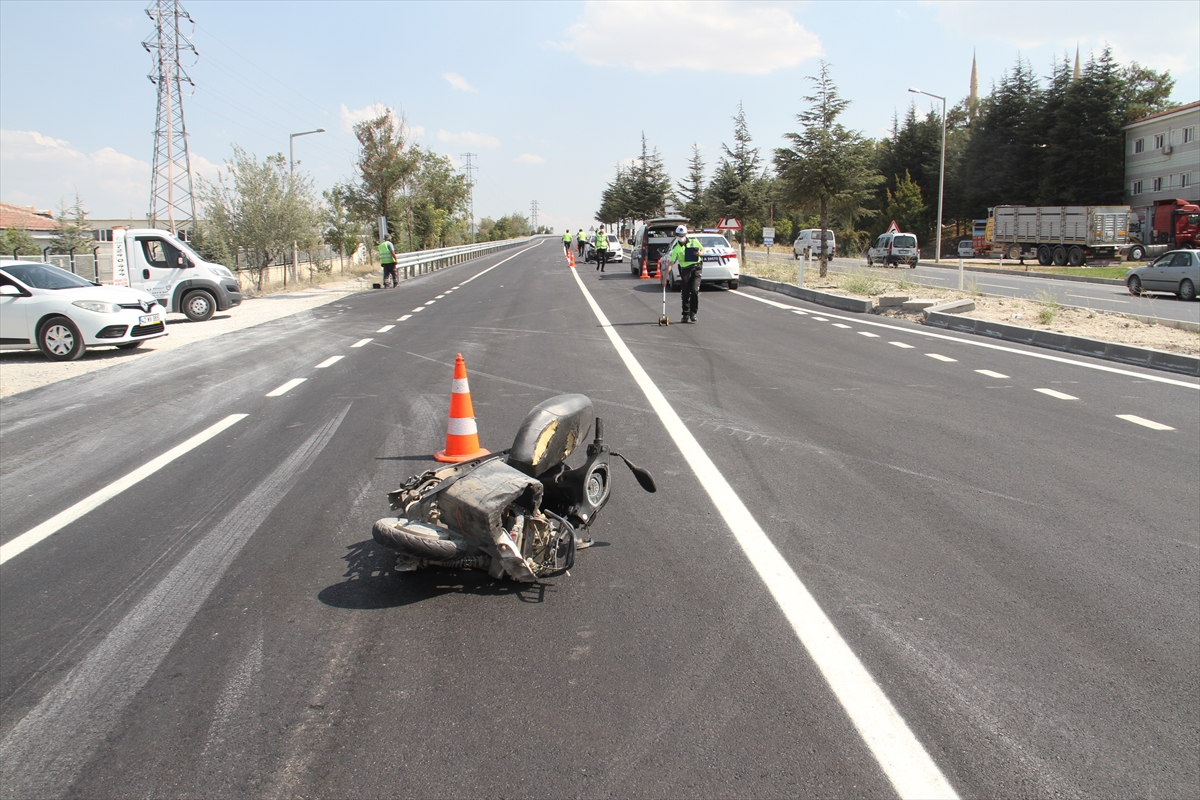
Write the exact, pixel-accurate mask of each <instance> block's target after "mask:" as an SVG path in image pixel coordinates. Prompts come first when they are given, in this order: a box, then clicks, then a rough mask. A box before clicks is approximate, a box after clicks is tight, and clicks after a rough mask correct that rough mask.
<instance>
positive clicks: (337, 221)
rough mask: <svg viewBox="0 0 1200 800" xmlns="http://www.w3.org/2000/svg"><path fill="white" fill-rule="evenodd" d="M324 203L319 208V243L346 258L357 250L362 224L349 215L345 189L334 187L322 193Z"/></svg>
mask: <svg viewBox="0 0 1200 800" xmlns="http://www.w3.org/2000/svg"><path fill="white" fill-rule="evenodd" d="M323 196H324V198H325V203H324V205H323V206H322V207H321V217H322V219H321V225H322V227H323V228H324V230H323V231H322V233H321V241H323V242H325V244H327V245H329V246H330V247H332V248H333V249H334V250H336V251H338V252H339V253H341V254H342V255H343V256H348V255H351V254H352V253H354V252H355V251H357V250H358V247H359V244H360V240H359V236H360V235H361V234H362V229H363V227H364V226H363V222H362V220H358V219H355V218H354V216H353V215H352V214H351V213H350V205H349V202H348V198H347V197H346V187H344V186H335V187H333V188H332V189H327V190H325V192H324V193H323Z"/></svg>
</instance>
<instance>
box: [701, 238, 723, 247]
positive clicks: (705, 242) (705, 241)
mask: <svg viewBox="0 0 1200 800" xmlns="http://www.w3.org/2000/svg"><path fill="white" fill-rule="evenodd" d="M696 239H697V240H699V242H700V246H701V247H729V241H728V240H727V239H726V238H725V237H724V236H697V237H696Z"/></svg>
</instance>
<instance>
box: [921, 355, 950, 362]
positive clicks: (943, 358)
mask: <svg viewBox="0 0 1200 800" xmlns="http://www.w3.org/2000/svg"><path fill="white" fill-rule="evenodd" d="M925 355H927V356H929V357H930V358H934V359H937V360H938V361H945V362H951V361H958V359H957V358H951V357H950V356H944V355H942V354H941V353H926V354H925Z"/></svg>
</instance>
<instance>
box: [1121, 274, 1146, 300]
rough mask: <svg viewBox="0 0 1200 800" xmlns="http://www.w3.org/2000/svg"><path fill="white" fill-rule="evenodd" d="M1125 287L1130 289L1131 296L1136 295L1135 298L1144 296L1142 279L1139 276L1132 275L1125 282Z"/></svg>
mask: <svg viewBox="0 0 1200 800" xmlns="http://www.w3.org/2000/svg"><path fill="white" fill-rule="evenodd" d="M1125 286H1126V288H1128V289H1129V293H1130V294H1131V295H1134V296H1135V297H1137V296H1140V295H1141V294H1142V291H1143V290H1142V279H1141V278H1139V277H1138V276H1137V275H1130V276H1129V277H1128V278H1127V279H1126V280H1125Z"/></svg>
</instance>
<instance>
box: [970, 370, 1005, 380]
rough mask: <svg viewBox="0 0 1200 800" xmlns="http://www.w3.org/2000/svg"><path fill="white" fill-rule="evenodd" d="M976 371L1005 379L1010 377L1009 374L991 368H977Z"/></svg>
mask: <svg viewBox="0 0 1200 800" xmlns="http://www.w3.org/2000/svg"><path fill="white" fill-rule="evenodd" d="M975 371H976V372H978V373H979V374H980V375H987V376H988V377H989V378H1001V379H1004V378H1007V377H1008V376H1007V375H1005V374H1004V373H1002V372H992V371H991V370H990V369H977V370H975Z"/></svg>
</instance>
